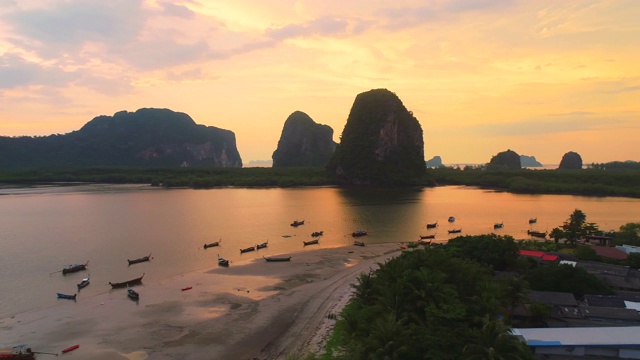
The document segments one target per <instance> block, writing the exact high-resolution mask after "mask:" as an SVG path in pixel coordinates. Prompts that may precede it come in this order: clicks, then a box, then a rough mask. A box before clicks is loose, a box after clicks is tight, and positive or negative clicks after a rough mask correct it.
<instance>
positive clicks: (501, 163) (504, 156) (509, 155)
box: [487, 149, 522, 170]
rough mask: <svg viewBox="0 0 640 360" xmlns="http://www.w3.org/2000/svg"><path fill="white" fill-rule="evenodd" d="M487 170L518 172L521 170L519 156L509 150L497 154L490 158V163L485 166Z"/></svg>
mask: <svg viewBox="0 0 640 360" xmlns="http://www.w3.org/2000/svg"><path fill="white" fill-rule="evenodd" d="M487 169H492V170H500V169H508V170H520V169H522V166H521V165H520V155H518V153H516V152H515V151H513V150H511V149H509V150H507V151H502V152H499V153H497V154H496V155H495V156H493V157H492V158H491V161H489V164H487Z"/></svg>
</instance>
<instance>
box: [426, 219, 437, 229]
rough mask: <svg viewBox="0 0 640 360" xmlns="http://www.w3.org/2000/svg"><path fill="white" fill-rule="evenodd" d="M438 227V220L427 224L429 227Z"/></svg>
mask: <svg viewBox="0 0 640 360" xmlns="http://www.w3.org/2000/svg"><path fill="white" fill-rule="evenodd" d="M436 227H438V222H437V221H436V222H434V223H428V224H427V229H435V228H436Z"/></svg>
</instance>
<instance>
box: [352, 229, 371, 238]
mask: <svg viewBox="0 0 640 360" xmlns="http://www.w3.org/2000/svg"><path fill="white" fill-rule="evenodd" d="M365 235H367V232H366V231H365V230H356V231H354V232H352V233H351V236H353V237H360V236H365Z"/></svg>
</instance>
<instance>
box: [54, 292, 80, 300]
mask: <svg viewBox="0 0 640 360" xmlns="http://www.w3.org/2000/svg"><path fill="white" fill-rule="evenodd" d="M76 296H77V294H73V295H67V294H62V293H58V299H67V300H75V299H76Z"/></svg>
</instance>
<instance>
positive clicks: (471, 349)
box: [462, 317, 533, 360]
mask: <svg viewBox="0 0 640 360" xmlns="http://www.w3.org/2000/svg"><path fill="white" fill-rule="evenodd" d="M473 335H474V336H473V338H472V339H471V343H470V344H468V345H466V346H465V347H464V349H463V351H462V353H463V357H462V358H463V359H466V360H525V359H533V355H532V354H531V352H530V351H529V350H528V349H527V348H526V345H525V344H524V343H522V342H521V341H520V340H518V339H517V338H516V337H514V336H512V335H511V334H510V329H509V327H508V326H506V325H505V324H504V323H503V322H502V320H501V319H491V318H489V317H485V318H484V319H483V324H482V328H480V330H476V331H474V334H473Z"/></svg>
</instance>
